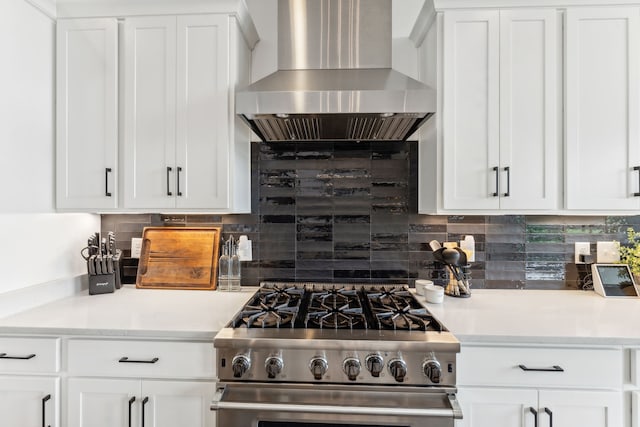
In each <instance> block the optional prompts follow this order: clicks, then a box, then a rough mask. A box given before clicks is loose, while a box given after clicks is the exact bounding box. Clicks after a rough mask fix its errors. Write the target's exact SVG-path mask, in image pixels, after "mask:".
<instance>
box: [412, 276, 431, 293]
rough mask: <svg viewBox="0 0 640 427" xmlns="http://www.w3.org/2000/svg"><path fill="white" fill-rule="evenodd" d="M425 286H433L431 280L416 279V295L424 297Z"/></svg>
mask: <svg viewBox="0 0 640 427" xmlns="http://www.w3.org/2000/svg"><path fill="white" fill-rule="evenodd" d="M427 285H433V282H432V281H431V280H424V279H418V280H416V294H418V295H422V296H424V288H425V286H427Z"/></svg>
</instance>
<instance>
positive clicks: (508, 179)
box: [503, 166, 511, 197]
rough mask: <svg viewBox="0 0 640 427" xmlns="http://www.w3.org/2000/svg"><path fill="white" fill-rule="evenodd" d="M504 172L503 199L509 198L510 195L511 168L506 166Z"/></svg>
mask: <svg viewBox="0 0 640 427" xmlns="http://www.w3.org/2000/svg"><path fill="white" fill-rule="evenodd" d="M504 171H505V172H506V173H507V192H506V193H504V194H503V196H504V197H509V196H510V195H511V168H510V167H509V166H506V167H505V168H504Z"/></svg>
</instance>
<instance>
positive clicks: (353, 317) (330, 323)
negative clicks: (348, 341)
mask: <svg viewBox="0 0 640 427" xmlns="http://www.w3.org/2000/svg"><path fill="white" fill-rule="evenodd" d="M305 327H307V328H309V327H317V328H321V329H322V328H333V329H345V328H350V329H353V328H365V329H366V327H367V322H366V320H365V317H364V314H362V308H349V305H348V304H346V305H343V306H336V307H329V306H326V305H324V304H321V305H320V307H310V308H309V312H308V313H307V319H306V321H305Z"/></svg>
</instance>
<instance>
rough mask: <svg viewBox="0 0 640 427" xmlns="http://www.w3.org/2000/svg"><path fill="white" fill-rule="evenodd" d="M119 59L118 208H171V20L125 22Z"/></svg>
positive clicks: (173, 21) (173, 53) (173, 172)
mask: <svg viewBox="0 0 640 427" xmlns="http://www.w3.org/2000/svg"><path fill="white" fill-rule="evenodd" d="M124 58H125V59H124V61H125V66H124V70H125V71H124V86H125V90H124V92H125V102H124V163H125V164H124V181H125V188H124V196H125V197H124V204H125V207H127V208H172V207H175V191H176V189H175V177H176V170H175V88H176V86H175V85H176V74H175V73H176V18H175V17H151V18H127V19H126V20H125V24H124ZM168 167H171V168H172V170H171V172H169V173H168V172H167V168H168ZM168 193H172V194H171V195H169V194H168Z"/></svg>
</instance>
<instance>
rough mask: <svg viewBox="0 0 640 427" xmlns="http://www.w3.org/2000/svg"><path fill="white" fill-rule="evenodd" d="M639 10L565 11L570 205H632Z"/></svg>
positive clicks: (638, 160)
mask: <svg viewBox="0 0 640 427" xmlns="http://www.w3.org/2000/svg"><path fill="white" fill-rule="evenodd" d="M639 25H640V9H638V8H623V7H608V8H604V7H603V8H597V9H595V8H594V9H590V8H584V9H582V8H569V9H567V12H566V77H565V81H566V85H567V88H566V144H567V149H566V154H567V161H566V176H567V195H566V201H567V208H569V209H609V210H611V209H637V208H638V206H639V205H640V203H639V202H638V198H634V197H633V193H634V192H638V191H640V189H638V176H637V173H638V172H634V171H633V170H632V168H633V166H640V152H639V151H640V150H639V146H640V141H639V140H638V137H639V134H638V123H639V120H638V118H639V116H638V114H639V109H638V100H639V97H640V95H639V93H638V90H639V89H640V88H639V87H638V78H637V76H638V75H639V73H640V67H639V64H638V62H639V60H640V29H639Z"/></svg>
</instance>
